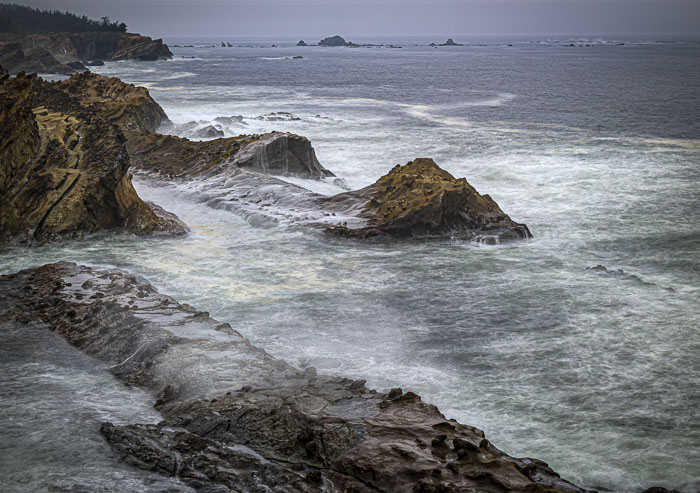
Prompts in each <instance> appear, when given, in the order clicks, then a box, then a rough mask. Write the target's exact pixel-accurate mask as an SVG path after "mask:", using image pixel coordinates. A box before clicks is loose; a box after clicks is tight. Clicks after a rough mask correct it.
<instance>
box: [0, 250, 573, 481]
mask: <svg viewBox="0 0 700 493" xmlns="http://www.w3.org/2000/svg"><path fill="white" fill-rule="evenodd" d="M0 317H1V318H2V319H3V320H5V321H7V322H8V323H11V324H17V325H19V324H23V323H32V324H38V325H39V326H43V327H46V329H47V330H53V331H55V332H56V333H57V334H59V335H60V336H62V337H64V338H65V339H66V340H67V341H68V342H70V343H71V344H73V345H75V346H76V347H78V348H79V349H81V350H82V351H84V352H86V353H87V354H89V355H91V356H93V357H95V358H97V359H99V360H101V361H102V362H104V363H105V366H106V367H107V368H109V370H110V371H111V372H112V373H113V374H114V375H115V376H116V378H118V379H120V380H122V381H123V382H124V383H126V384H128V385H136V386H139V387H141V388H143V389H145V390H146V391H148V392H150V394H151V396H152V399H153V401H154V402H155V407H156V409H158V410H159V411H160V412H161V414H162V416H163V420H162V421H161V422H160V423H158V424H153V423H143V424H126V425H124V424H112V423H109V422H105V423H103V424H102V426H101V428H100V431H101V433H102V434H103V435H104V437H105V438H106V440H107V442H108V443H109V444H110V445H111V446H112V448H113V449H114V451H115V452H116V453H117V454H118V455H119V456H120V457H121V458H122V459H123V460H124V461H125V462H126V463H128V464H131V465H132V466H135V467H138V468H141V469H145V470H150V471H156V472H158V473H160V474H162V475H164V476H168V477H176V478H179V479H180V480H181V481H183V482H184V483H186V484H188V485H190V486H191V487H193V488H195V489H197V490H198V491H280V492H282V491H289V492H307V493H321V492H324V491H343V492H355V493H370V492H378V491H382V492H387V493H405V492H413V493H421V492H431V493H438V492H441V493H458V492H469V491H473V492H477V491H478V492H484V493H489V492H493V493H495V492H533V493H537V492H540V493H584V492H585V491H586V490H584V489H582V488H579V487H578V486H576V485H574V484H572V483H570V482H568V481H566V480H565V479H562V478H561V477H560V476H559V474H557V473H556V472H554V471H553V470H552V469H551V468H550V467H549V466H548V465H547V464H546V463H545V462H542V461H540V460H537V459H531V458H522V459H521V458H516V457H512V456H510V455H508V454H506V453H505V452H503V451H501V450H499V449H498V448H497V447H495V446H494V445H493V444H492V443H491V442H490V441H489V440H488V439H486V437H485V436H484V432H483V431H481V430H479V429H477V428H474V427H472V426H468V425H465V424H461V423H459V422H457V421H455V420H453V419H447V418H446V417H445V416H444V415H443V414H442V413H441V412H440V411H439V410H438V408H437V407H435V406H433V405H431V404H428V403H426V402H423V400H422V399H421V398H420V396H418V395H416V394H414V393H413V392H404V391H403V390H402V389H400V388H394V389H391V390H390V391H388V392H378V391H375V390H372V389H369V388H367V387H366V385H365V381H364V380H350V379H346V378H343V377H342V376H332V375H320V374H317V372H316V370H315V369H314V368H306V369H304V370H303V371H302V370H300V369H297V368H294V367H293V366H291V365H289V364H288V363H286V362H284V361H282V360H279V359H276V358H274V357H272V356H270V355H269V354H268V353H266V352H265V351H264V350H263V349H261V348H258V347H256V346H254V345H253V344H251V343H250V342H249V341H248V340H247V339H245V338H244V337H243V336H242V335H241V334H240V333H238V332H236V331H235V330H233V329H232V328H231V327H230V326H229V325H228V324H226V323H220V322H218V321H217V320H214V319H212V318H211V317H209V315H208V314H207V313H206V312H201V311H198V310H196V309H195V308H193V307H191V306H189V305H183V304H180V303H178V302H177V301H176V300H174V299H173V298H171V297H169V296H166V295H163V294H159V293H158V292H157V291H156V290H155V289H154V288H153V287H152V286H151V284H149V283H148V282H147V281H146V280H144V279H141V278H138V277H136V276H131V275H128V274H123V273H120V272H110V271H101V270H94V269H92V268H89V267H82V266H78V265H76V264H71V263H58V264H50V265H45V266H43V267H38V268H33V269H28V270H24V271H21V272H18V273H15V274H11V275H5V276H0Z"/></svg>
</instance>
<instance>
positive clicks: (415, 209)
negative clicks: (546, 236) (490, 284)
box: [325, 158, 532, 241]
mask: <svg viewBox="0 0 700 493" xmlns="http://www.w3.org/2000/svg"><path fill="white" fill-rule="evenodd" d="M358 207H359V208H361V212H360V213H359V214H358V216H359V217H363V218H366V219H367V224H366V225H363V226H361V227H355V228H353V227H350V228H348V227H346V226H339V227H335V228H331V229H330V230H329V231H330V232H332V233H336V234H340V235H343V236H351V237H357V238H366V237H369V236H376V235H382V234H384V235H392V236H399V237H401V236H434V235H445V234H451V233H456V234H459V233H462V232H470V233H471V234H473V235H475V236H479V237H480V238H481V239H482V241H489V237H492V238H491V240H492V241H501V240H506V239H521V238H529V237H531V236H532V235H531V234H530V230H529V229H528V228H527V226H526V225H524V224H518V223H516V222H514V221H513V220H512V219H511V218H510V217H508V215H507V214H505V213H504V212H503V211H502V210H501V209H500V207H498V204H497V203H496V202H495V201H494V200H493V199H492V198H491V197H489V196H488V195H480V194H479V192H477V191H476V189H475V188H474V187H472V186H471V185H470V184H469V183H468V182H467V180H466V178H459V179H457V178H455V177H454V176H452V175H451V174H450V173H448V172H447V171H445V170H443V169H442V168H440V167H439V166H438V165H437V164H435V162H434V161H433V160H432V159H426V158H419V159H416V160H414V161H411V162H409V163H408V164H406V165H404V166H399V165H397V166H395V167H394V168H393V169H392V170H391V171H389V173H387V174H386V175H384V176H382V177H381V178H380V179H379V180H377V182H375V183H374V184H372V185H370V186H368V187H366V188H363V189H362V190H357V191H352V192H347V193H342V194H339V195H335V196H333V197H331V198H329V199H327V200H326V201H325V208H326V209H327V210H331V211H334V212H337V213H341V214H342V213H346V214H347V213H348V212H349V211H356V210H358Z"/></svg>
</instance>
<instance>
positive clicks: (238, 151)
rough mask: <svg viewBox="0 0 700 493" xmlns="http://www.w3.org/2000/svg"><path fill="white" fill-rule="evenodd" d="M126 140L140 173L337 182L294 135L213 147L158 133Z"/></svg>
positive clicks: (248, 138)
mask: <svg viewBox="0 0 700 493" xmlns="http://www.w3.org/2000/svg"><path fill="white" fill-rule="evenodd" d="M126 137H127V148H128V150H129V154H130V155H131V159H132V162H133V163H134V167H135V168H137V169H140V170H143V171H149V172H155V173H158V174H160V175H165V176H170V177H184V178H189V179H196V178H202V177H210V176H215V175H219V176H226V175H229V174H236V173H237V171H238V170H249V171H257V172H262V173H268V174H272V175H282V176H298V177H302V178H312V179H319V178H322V177H326V176H333V173H331V172H330V171H328V170H327V169H325V168H324V167H323V166H321V163H319V162H318V159H317V158H316V153H315V152H314V149H313V147H312V146H311V143H310V142H309V140H308V139H306V138H304V137H301V136H299V135H294V134H290V133H282V132H272V133H269V134H263V135H242V136H238V137H231V138H226V139H216V140H212V141H209V142H196V141H191V140H188V139H184V138H180V137H174V136H170V135H161V134H156V133H152V132H127V134H126Z"/></svg>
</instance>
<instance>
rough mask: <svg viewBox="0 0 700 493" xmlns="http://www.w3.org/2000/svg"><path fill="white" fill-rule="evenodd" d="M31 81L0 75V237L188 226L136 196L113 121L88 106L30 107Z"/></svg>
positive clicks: (168, 230)
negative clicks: (86, 109) (65, 108)
mask: <svg viewBox="0 0 700 493" xmlns="http://www.w3.org/2000/svg"><path fill="white" fill-rule="evenodd" d="M33 82H36V78H35V77H26V76H24V74H20V75H18V76H17V77H16V78H11V77H8V76H7V74H5V75H3V76H2V77H0V242H17V243H43V242H46V241H53V240H57V239H60V238H66V237H69V238H75V237H80V236H82V235H83V234H84V233H92V232H96V231H101V230H112V229H119V230H123V231H128V232H131V233H135V234H172V233H184V232H185V231H186V230H187V228H186V227H185V226H184V224H182V223H181V222H180V221H179V220H177V219H176V218H175V217H174V216H172V215H168V214H166V213H165V212H164V211H162V210H154V208H153V207H151V206H149V205H148V204H146V203H145V202H143V201H142V200H141V199H140V198H139V196H138V195H137V194H136V191H135V190H134V188H133V186H132V184H131V175H130V174H129V173H128V169H129V157H128V154H127V153H126V148H125V146H124V136H123V134H122V132H121V131H120V130H119V128H118V127H117V126H115V125H113V124H111V123H110V122H108V121H107V120H105V119H102V118H99V117H94V116H93V115H90V114H89V113H86V112H83V113H77V114H73V113H69V112H61V111H55V110H50V109H47V108H45V107H43V106H39V107H34V103H35V102H33V101H32V86H33Z"/></svg>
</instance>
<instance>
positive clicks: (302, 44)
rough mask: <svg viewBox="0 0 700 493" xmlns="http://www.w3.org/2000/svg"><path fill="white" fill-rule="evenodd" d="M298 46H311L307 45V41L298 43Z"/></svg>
mask: <svg viewBox="0 0 700 493" xmlns="http://www.w3.org/2000/svg"><path fill="white" fill-rule="evenodd" d="M297 46H309V45H307V44H306V41H304V40H303V39H302V40H301V41H299V42H298V43H297Z"/></svg>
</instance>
